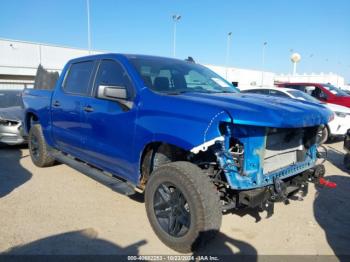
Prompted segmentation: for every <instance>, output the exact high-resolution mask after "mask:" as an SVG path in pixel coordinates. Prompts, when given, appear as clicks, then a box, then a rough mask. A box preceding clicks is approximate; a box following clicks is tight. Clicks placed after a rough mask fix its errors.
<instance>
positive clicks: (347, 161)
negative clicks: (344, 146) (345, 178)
mask: <svg viewBox="0 0 350 262" xmlns="http://www.w3.org/2000/svg"><path fill="white" fill-rule="evenodd" d="M344 166H345V168H346V169H347V170H350V153H347V154H346V155H345V156H344Z"/></svg>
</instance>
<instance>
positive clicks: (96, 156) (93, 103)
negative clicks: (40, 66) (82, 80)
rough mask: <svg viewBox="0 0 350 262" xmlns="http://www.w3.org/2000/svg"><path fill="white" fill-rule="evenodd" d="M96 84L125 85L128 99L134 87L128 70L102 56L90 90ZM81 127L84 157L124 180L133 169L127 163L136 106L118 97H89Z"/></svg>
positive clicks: (131, 98)
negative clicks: (121, 100) (127, 105)
mask: <svg viewBox="0 0 350 262" xmlns="http://www.w3.org/2000/svg"><path fill="white" fill-rule="evenodd" d="M100 85H104V86H110V87H113V86H115V87H117V86H118V87H125V88H126V89H127V94H128V99H127V100H126V101H128V102H130V103H132V101H133V97H134V88H133V85H132V82H131V80H130V77H129V76H128V73H127V72H126V70H125V69H124V67H123V66H122V64H120V63H119V62H118V61H116V60H102V61H101V62H100V64H99V67H98V70H97V73H96V80H95V84H94V90H95V91H94V93H95V94H96V93H97V88H98V86H100ZM83 116H84V123H83V130H82V134H84V136H85V137H87V139H86V144H85V152H84V155H85V156H87V157H88V161H89V162H90V163H92V164H94V165H96V166H98V167H100V168H103V169H104V170H107V171H109V172H112V173H114V174H117V175H119V176H121V177H124V178H126V179H128V180H132V179H133V177H130V176H131V174H133V173H134V171H133V169H132V168H133V163H131V156H132V153H133V151H132V149H133V142H134V130H135V119H136V109H135V108H134V107H132V108H127V107H126V106H125V105H123V104H121V103H120V102H118V101H112V100H107V99H100V98H97V97H96V96H95V97H90V98H88V99H86V100H85V104H84V108H83Z"/></svg>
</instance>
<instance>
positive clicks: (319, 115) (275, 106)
mask: <svg viewBox="0 0 350 262" xmlns="http://www.w3.org/2000/svg"><path fill="white" fill-rule="evenodd" d="M178 97H179V98H182V99H185V100H191V101H192V102H193V103H194V104H196V103H204V104H207V105H211V106H215V107H218V108H220V109H222V110H225V111H227V112H228V113H229V114H230V116H231V117H232V119H233V122H234V123H235V124H242V125H253V126H266V127H277V128H297V127H308V126H318V125H321V124H326V123H328V122H329V121H330V119H331V117H332V112H331V111H330V110H329V109H327V108H326V107H324V106H322V105H318V104H315V103H310V102H306V101H299V100H295V99H287V98H279V97H278V98H277V97H272V96H266V95H259V94H242V93H234V94H227V93H224V94H219V93H217V94H205V93H185V94H181V95H179V96H178Z"/></svg>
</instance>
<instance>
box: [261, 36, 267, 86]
mask: <svg viewBox="0 0 350 262" xmlns="http://www.w3.org/2000/svg"><path fill="white" fill-rule="evenodd" d="M266 46H267V42H264V43H263V48H262V72H261V86H263V85H264V74H265V72H264V71H265V49H266Z"/></svg>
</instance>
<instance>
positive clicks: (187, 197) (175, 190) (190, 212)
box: [145, 162, 222, 253]
mask: <svg viewBox="0 0 350 262" xmlns="http://www.w3.org/2000/svg"><path fill="white" fill-rule="evenodd" d="M145 204H146V211H147V216H148V219H149V221H150V224H151V226H152V228H153V230H154V232H155V233H156V234H157V236H158V237H159V238H160V240H161V241H162V242H163V243H164V244H166V245H167V246H169V247H170V248H172V249H174V250H176V251H179V252H183V253H186V252H190V251H193V250H194V249H196V248H197V247H199V246H201V245H203V244H204V243H206V242H207V241H208V240H210V239H211V238H213V237H214V236H215V235H216V233H217V232H218V231H219V229H220V226H221V218H222V212H221V205H220V201H219V196H218V194H217V190H216V188H215V186H214V185H213V183H212V182H211V181H210V180H209V177H208V176H206V175H205V174H203V172H202V171H201V169H200V168H199V167H197V166H195V165H193V164H191V163H189V162H173V163H169V164H165V165H163V166H161V167H159V168H157V169H156V170H155V171H154V172H153V173H152V175H151V177H150V179H149V181H148V183H147V185H146V192H145Z"/></svg>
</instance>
